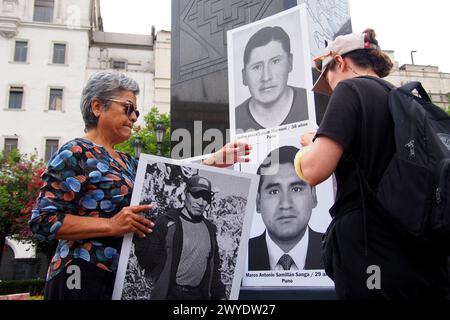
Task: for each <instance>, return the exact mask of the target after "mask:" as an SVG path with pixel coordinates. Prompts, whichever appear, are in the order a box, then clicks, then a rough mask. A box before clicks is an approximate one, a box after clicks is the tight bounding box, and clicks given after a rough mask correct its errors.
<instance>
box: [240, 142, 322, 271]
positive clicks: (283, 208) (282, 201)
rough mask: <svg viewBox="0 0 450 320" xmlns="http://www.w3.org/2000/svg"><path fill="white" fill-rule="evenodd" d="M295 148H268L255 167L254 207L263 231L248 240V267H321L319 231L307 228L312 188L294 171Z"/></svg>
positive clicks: (313, 202) (313, 200) (312, 203)
mask: <svg viewBox="0 0 450 320" xmlns="http://www.w3.org/2000/svg"><path fill="white" fill-rule="evenodd" d="M298 151H299V150H298V149H297V148H295V147H292V146H285V147H281V148H280V149H277V150H275V151H272V152H271V153H270V154H269V155H268V157H267V158H266V159H265V161H264V162H263V164H262V165H261V166H260V167H259V169H258V174H259V175H260V176H261V178H260V182H259V188H258V196H257V200H256V201H257V202H256V210H257V212H258V213H259V214H261V218H262V220H263V222H264V225H265V227H266V231H265V232H264V233H263V234H262V235H260V236H259V237H256V238H252V239H250V241H249V249H248V250H249V251H248V266H249V268H248V270H249V271H264V270H317V269H323V263H322V261H321V242H322V234H321V233H317V232H315V231H313V230H312V229H311V228H309V221H310V219H311V215H312V210H313V209H314V208H315V207H316V206H317V197H316V190H315V188H312V187H310V186H309V185H308V184H307V183H305V182H304V181H302V180H300V178H298V176H297V174H296V173H295V169H294V164H293V163H294V158H295V155H296V154H297V152H298Z"/></svg>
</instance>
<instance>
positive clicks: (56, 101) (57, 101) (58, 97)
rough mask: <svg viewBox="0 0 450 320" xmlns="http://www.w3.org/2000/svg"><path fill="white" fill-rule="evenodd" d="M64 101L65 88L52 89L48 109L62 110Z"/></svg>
mask: <svg viewBox="0 0 450 320" xmlns="http://www.w3.org/2000/svg"><path fill="white" fill-rule="evenodd" d="M62 101H63V89H50V99H49V105H48V110H53V111H61V110H62Z"/></svg>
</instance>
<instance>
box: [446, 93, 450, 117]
mask: <svg viewBox="0 0 450 320" xmlns="http://www.w3.org/2000/svg"><path fill="white" fill-rule="evenodd" d="M447 103H448V107H447V109H446V111H447V113H448V114H449V115H450V92H449V93H448V94H447Z"/></svg>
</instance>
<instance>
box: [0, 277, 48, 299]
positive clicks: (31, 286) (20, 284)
mask: <svg viewBox="0 0 450 320" xmlns="http://www.w3.org/2000/svg"><path fill="white" fill-rule="evenodd" d="M44 286H45V280H11V281H1V280H0V295H10V294H18V293H30V295H31V296H40V295H42V294H43V292H44Z"/></svg>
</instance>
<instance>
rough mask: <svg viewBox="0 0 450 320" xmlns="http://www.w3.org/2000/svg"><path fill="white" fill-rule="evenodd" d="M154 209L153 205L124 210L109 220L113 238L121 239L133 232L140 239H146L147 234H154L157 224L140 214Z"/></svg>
mask: <svg viewBox="0 0 450 320" xmlns="http://www.w3.org/2000/svg"><path fill="white" fill-rule="evenodd" d="M152 208H153V207H152V206H151V205H143V206H135V207H126V208H123V209H122V210H121V211H120V212H119V213H118V214H116V215H115V216H114V217H112V218H110V219H109V224H110V227H111V234H112V236H115V237H121V236H124V235H126V234H128V233H130V232H133V233H135V234H136V235H137V236H139V237H140V238H145V237H146V236H147V234H149V233H151V232H152V228H153V227H154V226H155V224H154V223H153V222H151V221H150V220H148V219H146V218H144V217H143V216H141V215H139V213H141V212H146V211H149V210H151V209H152Z"/></svg>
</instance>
